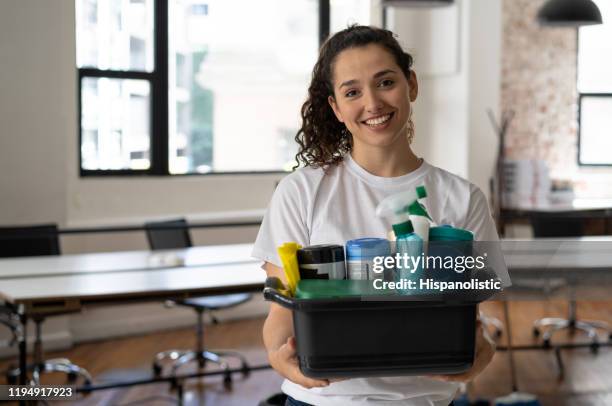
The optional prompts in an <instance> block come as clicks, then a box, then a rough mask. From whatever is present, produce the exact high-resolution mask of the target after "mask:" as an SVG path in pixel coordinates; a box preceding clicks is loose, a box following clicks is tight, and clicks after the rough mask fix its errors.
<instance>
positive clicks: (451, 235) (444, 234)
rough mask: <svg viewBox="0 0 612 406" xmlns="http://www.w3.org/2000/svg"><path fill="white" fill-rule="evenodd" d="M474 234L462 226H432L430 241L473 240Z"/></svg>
mask: <svg viewBox="0 0 612 406" xmlns="http://www.w3.org/2000/svg"><path fill="white" fill-rule="evenodd" d="M473 240H474V234H473V233H472V232H471V231H468V230H464V229H462V228H455V227H449V226H440V227H431V228H430V229H429V241H473Z"/></svg>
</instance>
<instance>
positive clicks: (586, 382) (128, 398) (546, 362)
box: [0, 301, 612, 406]
mask: <svg viewBox="0 0 612 406" xmlns="http://www.w3.org/2000/svg"><path fill="white" fill-rule="evenodd" d="M578 308H579V316H580V317H584V318H590V319H601V320H606V321H608V322H610V323H612V302H581V303H579V307H578ZM483 310H485V311H486V313H487V314H488V315H492V316H497V317H499V318H500V319H503V317H502V312H501V306H500V304H499V303H496V302H493V303H486V304H484V305H483ZM510 310H511V319H512V321H513V329H514V331H513V342H514V344H529V343H533V342H534V341H533V340H534V339H533V338H532V336H531V322H532V321H533V320H534V319H536V318H539V317H542V316H551V315H564V314H565V312H566V306H565V303H564V302H562V301H559V302H557V301H555V302H512V303H511V309H510ZM262 324H263V319H254V320H241V321H234V322H225V323H222V324H220V325H216V326H207V332H206V341H207V345H208V346H209V347H210V348H215V349H219V348H233V349H237V350H239V351H240V352H242V353H243V354H244V355H245V356H247V358H248V359H249V360H250V362H251V363H252V364H263V363H265V362H266V356H265V352H264V351H263V344H262V340H261V327H262ZM602 338H603V336H602ZM571 339H572V338H571V337H568V336H567V335H565V334H564V333H559V335H558V336H557V335H555V337H554V341H564V340H571ZM574 340H576V341H584V337H582V336H579V335H577V336H576V337H575V338H574ZM193 342H194V334H193V330H191V329H182V330H174V331H166V332H159V333H155V334H148V335H143V336H136V337H130V338H122V339H116V340H110V341H102V342H95V343H86V344H81V345H77V346H76V347H74V348H73V349H71V350H70V351H63V352H56V353H49V354H47V358H53V357H68V358H70V359H71V360H72V361H73V362H75V363H77V364H79V365H82V366H84V367H86V368H87V369H89V371H90V372H91V373H92V374H93V375H94V377H95V380H96V382H97V383H103V382H109V381H111V380H116V379H119V378H128V379H129V378H138V377H144V376H147V375H149V374H150V365H151V357H152V355H153V354H155V353H156V352H158V351H162V350H167V349H170V348H189V347H191V346H192V345H193ZM503 342H504V337H502V339H501V343H502V344H503ZM562 354H563V360H564V362H565V366H566V377H565V379H564V380H563V381H560V380H559V379H558V377H557V366H556V363H555V358H554V356H553V354H552V353H551V352H547V351H523V352H518V353H516V354H515V359H516V364H517V369H518V377H519V379H518V385H519V389H520V391H522V392H529V393H533V394H537V396H538V398H539V399H540V401H541V402H542V404H543V405H545V406H546V405H550V406H553V405H554V406H566V405H567V406H570V405H571V406H576V405H578V406H586V405H612V347H608V348H602V349H601V350H600V353H599V354H598V355H593V354H591V353H590V351H589V350H588V349H578V350H564V351H563V353H562ZM7 365H8V360H3V361H0V369H2V370H3V369H5V368H6V367H7ZM187 371H189V368H186V370H185V372H187ZM61 378H62V377H61V376H51V375H48V376H46V377H45V379H44V381H45V382H47V383H61V382H62V381H61ZM281 381H282V380H281V378H280V377H279V376H278V375H277V374H276V373H275V372H273V371H271V370H266V371H257V372H253V373H252V374H251V376H250V377H249V378H247V379H245V380H243V379H242V378H241V377H239V376H236V378H235V383H234V390H233V391H232V392H227V391H226V390H224V389H223V385H222V383H221V378H219V377H207V378H205V379H193V380H190V381H188V383H187V385H186V394H185V404H186V405H219V406H230V405H232V406H233V405H236V406H238V405H240V406H242V405H256V404H257V403H258V402H259V400H261V399H263V398H265V397H266V396H268V395H270V394H272V393H275V392H278V391H279V389H280V384H281ZM0 383H4V382H3V381H0ZM510 390H511V381H510V373H509V363H508V354H507V353H506V352H498V353H497V354H496V355H495V358H494V359H493V362H492V363H491V364H490V365H489V367H487V369H486V370H485V371H484V373H483V374H482V375H481V376H479V377H478V378H477V379H476V380H475V381H474V382H473V383H472V384H471V385H470V386H469V393H470V397H471V398H487V399H493V398H495V397H497V396H502V395H506V394H508V393H509V392H510ZM54 404H56V403H54ZM70 404H75V403H74V402H71V403H70ZM76 404H80V405H124V406H127V405H140V404H142V405H172V404H176V396H175V394H174V393H173V392H170V391H169V385H168V384H154V385H146V386H138V387H132V388H125V389H111V390H104V391H99V392H94V393H93V394H91V395H89V396H87V397H84V398H81V399H80V400H79V401H78V402H76Z"/></svg>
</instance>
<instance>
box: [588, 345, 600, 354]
mask: <svg viewBox="0 0 612 406" xmlns="http://www.w3.org/2000/svg"><path fill="white" fill-rule="evenodd" d="M589 348H590V350H591V354H597V353H598V352H599V343H591V345H590V346H589Z"/></svg>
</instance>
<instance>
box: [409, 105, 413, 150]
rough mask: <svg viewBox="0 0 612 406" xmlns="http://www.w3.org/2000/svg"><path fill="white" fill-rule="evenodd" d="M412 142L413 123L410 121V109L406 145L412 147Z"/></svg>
mask: <svg viewBox="0 0 612 406" xmlns="http://www.w3.org/2000/svg"><path fill="white" fill-rule="evenodd" d="M412 140H414V122H413V121H412V109H411V110H410V116H408V145H412Z"/></svg>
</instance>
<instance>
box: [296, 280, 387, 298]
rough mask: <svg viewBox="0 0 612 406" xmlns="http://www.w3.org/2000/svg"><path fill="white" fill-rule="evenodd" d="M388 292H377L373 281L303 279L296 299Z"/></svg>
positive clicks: (385, 291)
mask: <svg viewBox="0 0 612 406" xmlns="http://www.w3.org/2000/svg"><path fill="white" fill-rule="evenodd" d="M385 293H387V294H388V293H389V291H387V290H376V289H374V286H373V285H372V281H366V280H349V279H329V280H327V279H302V280H300V281H299V282H298V285H297V289H296V291H295V297H297V298H299V299H329V298H334V297H347V296H366V295H383V294H385Z"/></svg>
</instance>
